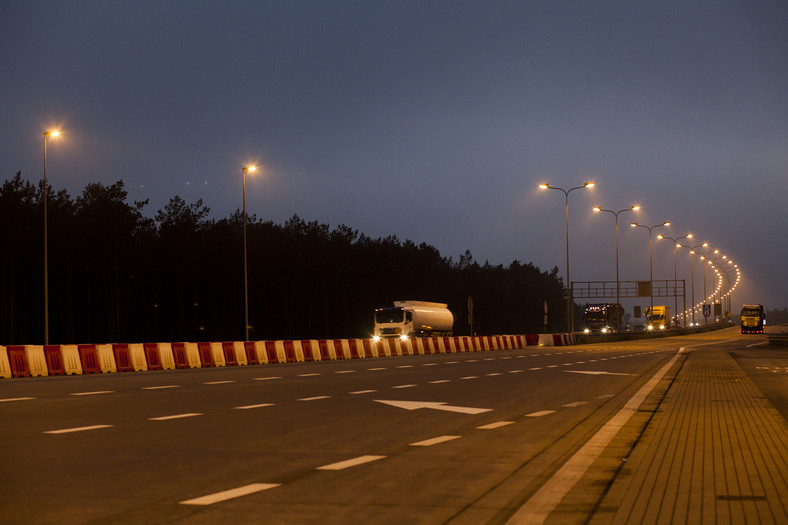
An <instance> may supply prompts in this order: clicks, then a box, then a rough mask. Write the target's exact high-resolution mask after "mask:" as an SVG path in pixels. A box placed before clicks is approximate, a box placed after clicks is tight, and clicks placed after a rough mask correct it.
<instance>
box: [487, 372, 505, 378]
mask: <svg viewBox="0 0 788 525" xmlns="http://www.w3.org/2000/svg"><path fill="white" fill-rule="evenodd" d="M484 375H486V376H488V377H493V376H502V375H503V373H502V372H492V373H490V374H484Z"/></svg>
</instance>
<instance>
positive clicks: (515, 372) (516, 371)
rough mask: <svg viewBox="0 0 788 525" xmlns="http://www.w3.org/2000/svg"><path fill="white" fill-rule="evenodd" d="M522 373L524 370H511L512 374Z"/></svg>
mask: <svg viewBox="0 0 788 525" xmlns="http://www.w3.org/2000/svg"><path fill="white" fill-rule="evenodd" d="M521 372H522V370H509V373H510V374H519V373H521Z"/></svg>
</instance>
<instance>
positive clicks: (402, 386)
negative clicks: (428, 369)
mask: <svg viewBox="0 0 788 525" xmlns="http://www.w3.org/2000/svg"><path fill="white" fill-rule="evenodd" d="M414 386H416V385H397V386H393V387H391V388H413V387H414Z"/></svg>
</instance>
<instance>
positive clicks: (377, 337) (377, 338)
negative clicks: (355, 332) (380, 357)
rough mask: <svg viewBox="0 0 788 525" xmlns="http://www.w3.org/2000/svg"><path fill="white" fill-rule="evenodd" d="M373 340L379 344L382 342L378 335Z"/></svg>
mask: <svg viewBox="0 0 788 525" xmlns="http://www.w3.org/2000/svg"><path fill="white" fill-rule="evenodd" d="M372 340H373V341H375V342H376V343H377V342H378V341H380V336H379V335H376V336H375V337H373V338H372Z"/></svg>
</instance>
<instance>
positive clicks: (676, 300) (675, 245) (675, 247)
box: [657, 233, 692, 328]
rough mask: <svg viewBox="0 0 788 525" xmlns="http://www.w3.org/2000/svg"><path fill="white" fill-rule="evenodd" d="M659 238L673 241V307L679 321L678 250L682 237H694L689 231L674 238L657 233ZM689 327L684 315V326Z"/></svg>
mask: <svg viewBox="0 0 788 525" xmlns="http://www.w3.org/2000/svg"><path fill="white" fill-rule="evenodd" d="M657 239H667V240H669V241H673V299H674V301H673V308H674V310H673V311H674V312H675V313H674V315H675V316H676V321H677V322H678V319H679V298H678V296H677V295H676V281H677V280H678V271H677V269H676V268H677V264H676V250H678V248H679V247H680V246H681V244H679V241H680V240H682V239H692V234H691V233H688V234H687V235H683V236H681V237H677V238H675V239H674V238H672V237H665V236H664V235H662V234H659V235H657ZM686 306H687V300H686V298H685V299H684V307H685V308H686ZM686 327H687V316H686V315H685V316H684V328H686Z"/></svg>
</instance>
